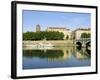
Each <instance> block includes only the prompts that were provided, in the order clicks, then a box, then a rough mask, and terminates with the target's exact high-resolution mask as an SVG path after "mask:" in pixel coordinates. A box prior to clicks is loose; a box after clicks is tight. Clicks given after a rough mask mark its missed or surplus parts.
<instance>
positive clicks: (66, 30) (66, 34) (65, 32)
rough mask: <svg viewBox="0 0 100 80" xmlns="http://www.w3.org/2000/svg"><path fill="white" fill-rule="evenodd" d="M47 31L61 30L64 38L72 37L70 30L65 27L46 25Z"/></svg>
mask: <svg viewBox="0 0 100 80" xmlns="http://www.w3.org/2000/svg"><path fill="white" fill-rule="evenodd" d="M47 31H59V32H62V33H63V34H64V39H66V38H68V39H71V38H72V31H71V30H69V29H66V28H64V27H48V28H47Z"/></svg>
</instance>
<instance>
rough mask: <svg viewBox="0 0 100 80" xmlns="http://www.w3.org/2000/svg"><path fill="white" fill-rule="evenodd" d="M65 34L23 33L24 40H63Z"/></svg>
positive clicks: (54, 32) (51, 32) (53, 32)
mask: <svg viewBox="0 0 100 80" xmlns="http://www.w3.org/2000/svg"><path fill="white" fill-rule="evenodd" d="M63 37H64V34H63V33H62V32H57V31H49V32H47V31H41V32H26V33H23V40H43V39H44V38H45V39H47V40H62V39H63Z"/></svg>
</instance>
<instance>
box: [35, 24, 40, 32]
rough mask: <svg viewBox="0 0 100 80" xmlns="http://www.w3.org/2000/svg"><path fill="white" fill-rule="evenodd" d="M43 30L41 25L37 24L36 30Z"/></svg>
mask: <svg viewBox="0 0 100 80" xmlns="http://www.w3.org/2000/svg"><path fill="white" fill-rule="evenodd" d="M40 31H41V27H40V25H39V24H37V25H36V32H40Z"/></svg>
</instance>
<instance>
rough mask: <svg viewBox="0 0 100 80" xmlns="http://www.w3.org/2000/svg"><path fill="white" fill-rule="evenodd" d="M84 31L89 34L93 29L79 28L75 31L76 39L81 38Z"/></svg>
mask: <svg viewBox="0 0 100 80" xmlns="http://www.w3.org/2000/svg"><path fill="white" fill-rule="evenodd" d="M82 33H87V34H88V33H91V29H90V28H78V29H76V30H75V31H73V35H74V37H75V39H80V38H81V34H82Z"/></svg>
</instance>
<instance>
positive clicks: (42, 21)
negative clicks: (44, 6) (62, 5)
mask: <svg viewBox="0 0 100 80" xmlns="http://www.w3.org/2000/svg"><path fill="white" fill-rule="evenodd" d="M22 15H23V32H27V31H35V27H36V25H37V24H39V25H40V26H41V30H45V29H47V27H66V28H67V29H71V30H75V29H76V28H90V27H91V14H90V13H72V12H50V11H48V12H47V11H31V10H23V14H22Z"/></svg>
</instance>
